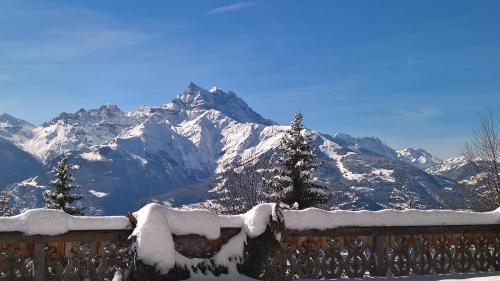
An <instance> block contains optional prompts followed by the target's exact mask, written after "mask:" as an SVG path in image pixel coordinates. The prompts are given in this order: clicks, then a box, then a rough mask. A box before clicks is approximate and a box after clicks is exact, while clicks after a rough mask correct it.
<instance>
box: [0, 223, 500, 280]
mask: <svg viewBox="0 0 500 281" xmlns="http://www.w3.org/2000/svg"><path fill="white" fill-rule="evenodd" d="M239 231H240V229H239V228H223V229H221V237H220V238H219V239H216V240H207V239H205V238H204V237H202V236H199V235H177V236H174V241H175V245H176V249H177V251H178V252H179V253H181V254H183V255H184V256H186V257H188V258H195V257H196V258H210V257H213V255H214V254H215V253H216V252H217V251H218V250H219V249H220V248H221V246H222V245H223V244H225V243H226V242H227V241H228V240H229V239H231V237H233V236H234V235H236V234H237V233H239ZM130 233H131V231H130V230H85V231H70V232H68V233H66V234H62V235H56V236H46V235H24V234H22V233H19V232H0V280H36V281H42V280H91V281H93V280H98V281H101V280H112V278H113V275H114V272H115V271H116V269H117V268H125V267H126V264H125V262H126V260H127V258H128V255H129V249H130V245H129V244H128V242H127V241H128V240H127V238H128V236H129V235H130ZM281 237H282V239H281V242H280V247H278V248H277V249H276V250H275V251H274V252H273V253H272V254H271V256H270V257H268V258H265V259H264V258H263V259H262V263H263V270H262V275H261V278H262V279H265V280H291V279H295V278H307V279H321V278H325V279H332V278H340V277H351V278H354V277H364V276H405V275H434V274H448V273H462V272H488V271H500V255H499V250H500V225H466V226H465V225H464V226H418V227H412V226H406V227H401V226H399V227H389V226H384V227H344V228H335V229H328V230H322V231H320V230H304V231H292V230H285V232H284V233H283V234H282V236H281Z"/></svg>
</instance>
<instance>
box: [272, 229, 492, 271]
mask: <svg viewBox="0 0 500 281" xmlns="http://www.w3.org/2000/svg"><path fill="white" fill-rule="evenodd" d="M499 249H500V227H499V226H498V225H481V226H428V227H365V228H339V229H333V230H327V231H314V230H313V231H287V232H286V233H285V234H284V235H283V238H282V241H281V248H280V249H279V250H278V251H277V252H276V253H275V254H273V256H272V257H271V259H270V260H269V262H268V264H267V267H266V270H265V272H264V275H263V278H264V279H266V280H291V279H295V278H309V279H321V278H326V279H332V278H340V277H349V278H354V277H365V276H407V275H434V274H448V273H463V272H488V271H498V270H500V266H499V265H500V255H499Z"/></svg>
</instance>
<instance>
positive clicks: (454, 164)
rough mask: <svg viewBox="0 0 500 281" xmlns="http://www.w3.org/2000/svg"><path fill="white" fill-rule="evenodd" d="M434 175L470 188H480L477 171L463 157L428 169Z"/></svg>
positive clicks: (448, 160) (451, 159)
mask: <svg viewBox="0 0 500 281" xmlns="http://www.w3.org/2000/svg"><path fill="white" fill-rule="evenodd" d="M426 171H427V172H428V173H430V174H432V175H436V176H440V177H444V178H447V179H451V180H453V181H455V182H457V183H459V184H461V185H463V186H465V187H468V188H478V187H480V186H479V185H480V182H479V180H478V179H479V175H478V172H477V171H476V169H475V168H474V167H473V166H472V165H471V164H470V163H468V162H467V160H466V159H465V158H464V157H463V156H459V157H454V158H450V159H447V160H445V161H443V162H442V163H440V164H438V165H434V166H432V167H429V168H427V169H426Z"/></svg>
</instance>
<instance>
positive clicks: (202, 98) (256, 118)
mask: <svg viewBox="0 0 500 281" xmlns="http://www.w3.org/2000/svg"><path fill="white" fill-rule="evenodd" d="M172 102H173V103H174V104H176V105H178V106H179V107H181V108H184V109H188V110H192V111H205V110H211V109H214V110H218V111H220V112H221V113H224V114H225V115H227V116H229V117H231V118H232V119H234V120H236V121H239V122H244V123H245V122H252V123H260V124H266V125H269V124H273V122H272V121H270V120H267V119H264V118H263V117H262V116H260V115H259V114H258V113H256V112H255V111H253V110H252V109H251V108H250V107H249V106H248V104H247V103H246V102H245V101H243V100H242V99H241V98H239V97H238V96H237V95H236V94H235V93H234V92H232V91H227V92H224V91H222V90H221V89H220V88H218V87H215V86H214V87H212V88H211V89H210V90H209V91H207V90H205V89H203V88H201V87H200V86H198V85H196V84H195V83H193V82H190V83H189V85H188V87H187V89H186V90H184V91H182V93H180V94H179V95H178V96H177V97H176V98H175V99H174V100H173V101H172Z"/></svg>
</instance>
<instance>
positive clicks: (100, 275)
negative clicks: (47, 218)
mask: <svg viewBox="0 0 500 281" xmlns="http://www.w3.org/2000/svg"><path fill="white" fill-rule="evenodd" d="M129 235H130V231H127V230H109V231H102V230H99V231H97V230H96V231H94V230H89V231H70V232H68V233H66V234H62V235H55V236H45V235H43V236H42V235H33V236H30V235H23V234H22V233H19V232H1V233H0V280H33V281H43V280H46V281H49V280H50V281H52V280H54V281H55V280H92V281H94V280H98V281H104V280H112V279H113V275H114V272H115V271H116V269H117V268H119V267H122V268H123V266H124V263H125V261H126V258H127V255H128V252H129V251H128V250H129V245H128V244H127V237H128V236H129Z"/></svg>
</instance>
